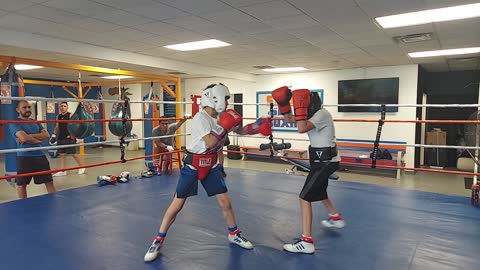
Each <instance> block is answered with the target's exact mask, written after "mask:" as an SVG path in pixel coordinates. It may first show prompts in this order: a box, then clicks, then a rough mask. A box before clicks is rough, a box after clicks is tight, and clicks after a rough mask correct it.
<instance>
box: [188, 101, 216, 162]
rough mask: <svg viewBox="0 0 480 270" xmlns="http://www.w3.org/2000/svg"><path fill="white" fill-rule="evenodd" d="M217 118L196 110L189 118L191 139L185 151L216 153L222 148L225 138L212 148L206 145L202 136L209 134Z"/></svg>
mask: <svg viewBox="0 0 480 270" xmlns="http://www.w3.org/2000/svg"><path fill="white" fill-rule="evenodd" d="M217 122H218V120H217V119H216V118H213V117H211V116H210V115H209V114H208V113H207V112H206V111H203V110H202V111H200V112H198V113H197V114H196V115H195V116H194V117H193V119H192V120H191V122H190V123H191V125H192V135H191V136H192V140H191V141H190V145H188V146H187V151H189V152H191V153H194V154H211V153H216V152H218V151H219V150H220V149H222V148H223V144H224V142H225V138H224V139H223V140H220V141H218V142H217V144H215V145H214V146H213V147H212V148H208V149H207V147H206V144H205V140H203V137H204V136H205V135H207V134H210V131H212V129H213V128H214V127H215V126H216V125H217Z"/></svg>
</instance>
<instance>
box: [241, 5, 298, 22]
mask: <svg viewBox="0 0 480 270" xmlns="http://www.w3.org/2000/svg"><path fill="white" fill-rule="evenodd" d="M240 10H242V11H244V12H246V13H248V14H250V15H252V16H253V17H255V18H257V19H259V20H262V21H267V20H272V19H275V18H281V17H290V16H295V15H301V14H302V12H301V11H300V10H298V9H296V8H295V7H293V6H292V5H290V4H288V3H287V2H285V1H272V2H266V3H260V4H255V5H251V6H246V7H241V8H240Z"/></svg>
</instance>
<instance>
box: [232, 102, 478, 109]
mask: <svg viewBox="0 0 480 270" xmlns="http://www.w3.org/2000/svg"><path fill="white" fill-rule="evenodd" d="M228 105H258V106H267V105H270V103H230V102H229V103H228ZM274 105H275V106H276V104H274ZM322 106H324V107H381V106H382V104H322ZM385 107H432V108H444V107H454V108H458V107H460V108H462V107H474V108H477V107H480V104H385Z"/></svg>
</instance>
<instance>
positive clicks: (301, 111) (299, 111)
mask: <svg viewBox="0 0 480 270" xmlns="http://www.w3.org/2000/svg"><path fill="white" fill-rule="evenodd" d="M310 94H311V93H310V90H308V89H298V90H295V91H293V93H292V96H293V109H294V110H295V121H301V120H307V115H308V106H309V105H310Z"/></svg>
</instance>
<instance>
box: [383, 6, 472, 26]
mask: <svg viewBox="0 0 480 270" xmlns="http://www.w3.org/2000/svg"><path fill="white" fill-rule="evenodd" d="M475 17H480V3H476V4H470V5H462V6H454V7H446V8H437V9H429V10H423V11H417V12H410V13H403V14H397V15H392V16H384V17H378V18H375V20H376V21H377V22H378V24H380V26H381V27H383V28H395V27H403V26H410V25H418V24H426V23H432V22H445V21H454V20H461V19H468V18H475Z"/></svg>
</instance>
